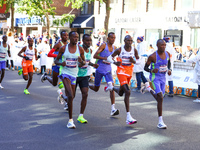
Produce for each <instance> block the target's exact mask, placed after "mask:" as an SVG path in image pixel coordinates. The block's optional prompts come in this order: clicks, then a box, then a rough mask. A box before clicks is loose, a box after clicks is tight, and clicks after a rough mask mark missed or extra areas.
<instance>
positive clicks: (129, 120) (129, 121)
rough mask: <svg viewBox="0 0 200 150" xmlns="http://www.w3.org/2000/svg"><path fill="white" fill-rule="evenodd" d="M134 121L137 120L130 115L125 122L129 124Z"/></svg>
mask: <svg viewBox="0 0 200 150" xmlns="http://www.w3.org/2000/svg"><path fill="white" fill-rule="evenodd" d="M135 123H137V120H135V119H133V118H132V117H131V118H129V119H127V120H126V124H129V125H131V124H135Z"/></svg>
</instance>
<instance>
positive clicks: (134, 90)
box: [132, 88, 140, 93]
mask: <svg viewBox="0 0 200 150" xmlns="http://www.w3.org/2000/svg"><path fill="white" fill-rule="evenodd" d="M132 91H133V92H138V93H139V92H140V89H138V88H135V89H132Z"/></svg>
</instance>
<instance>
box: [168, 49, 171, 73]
mask: <svg viewBox="0 0 200 150" xmlns="http://www.w3.org/2000/svg"><path fill="white" fill-rule="evenodd" d="M167 54H168V55H169V60H168V64H167V68H168V70H172V69H171V60H170V53H169V52H167Z"/></svg>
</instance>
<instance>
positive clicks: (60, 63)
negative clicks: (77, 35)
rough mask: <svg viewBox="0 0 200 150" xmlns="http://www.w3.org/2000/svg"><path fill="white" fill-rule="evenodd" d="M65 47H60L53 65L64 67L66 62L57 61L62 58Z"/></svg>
mask: <svg viewBox="0 0 200 150" xmlns="http://www.w3.org/2000/svg"><path fill="white" fill-rule="evenodd" d="M65 47H66V46H62V47H61V48H60V49H59V53H58V55H57V57H56V60H55V61H54V63H55V64H56V65H62V66H66V62H65V61H63V62H59V59H60V58H61V57H62V54H63V53H64V52H65Z"/></svg>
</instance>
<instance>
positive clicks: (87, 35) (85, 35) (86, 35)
mask: <svg viewBox="0 0 200 150" xmlns="http://www.w3.org/2000/svg"><path fill="white" fill-rule="evenodd" d="M85 37H90V35H89V34H84V35H83V37H82V39H83V40H84V39H85Z"/></svg>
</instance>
